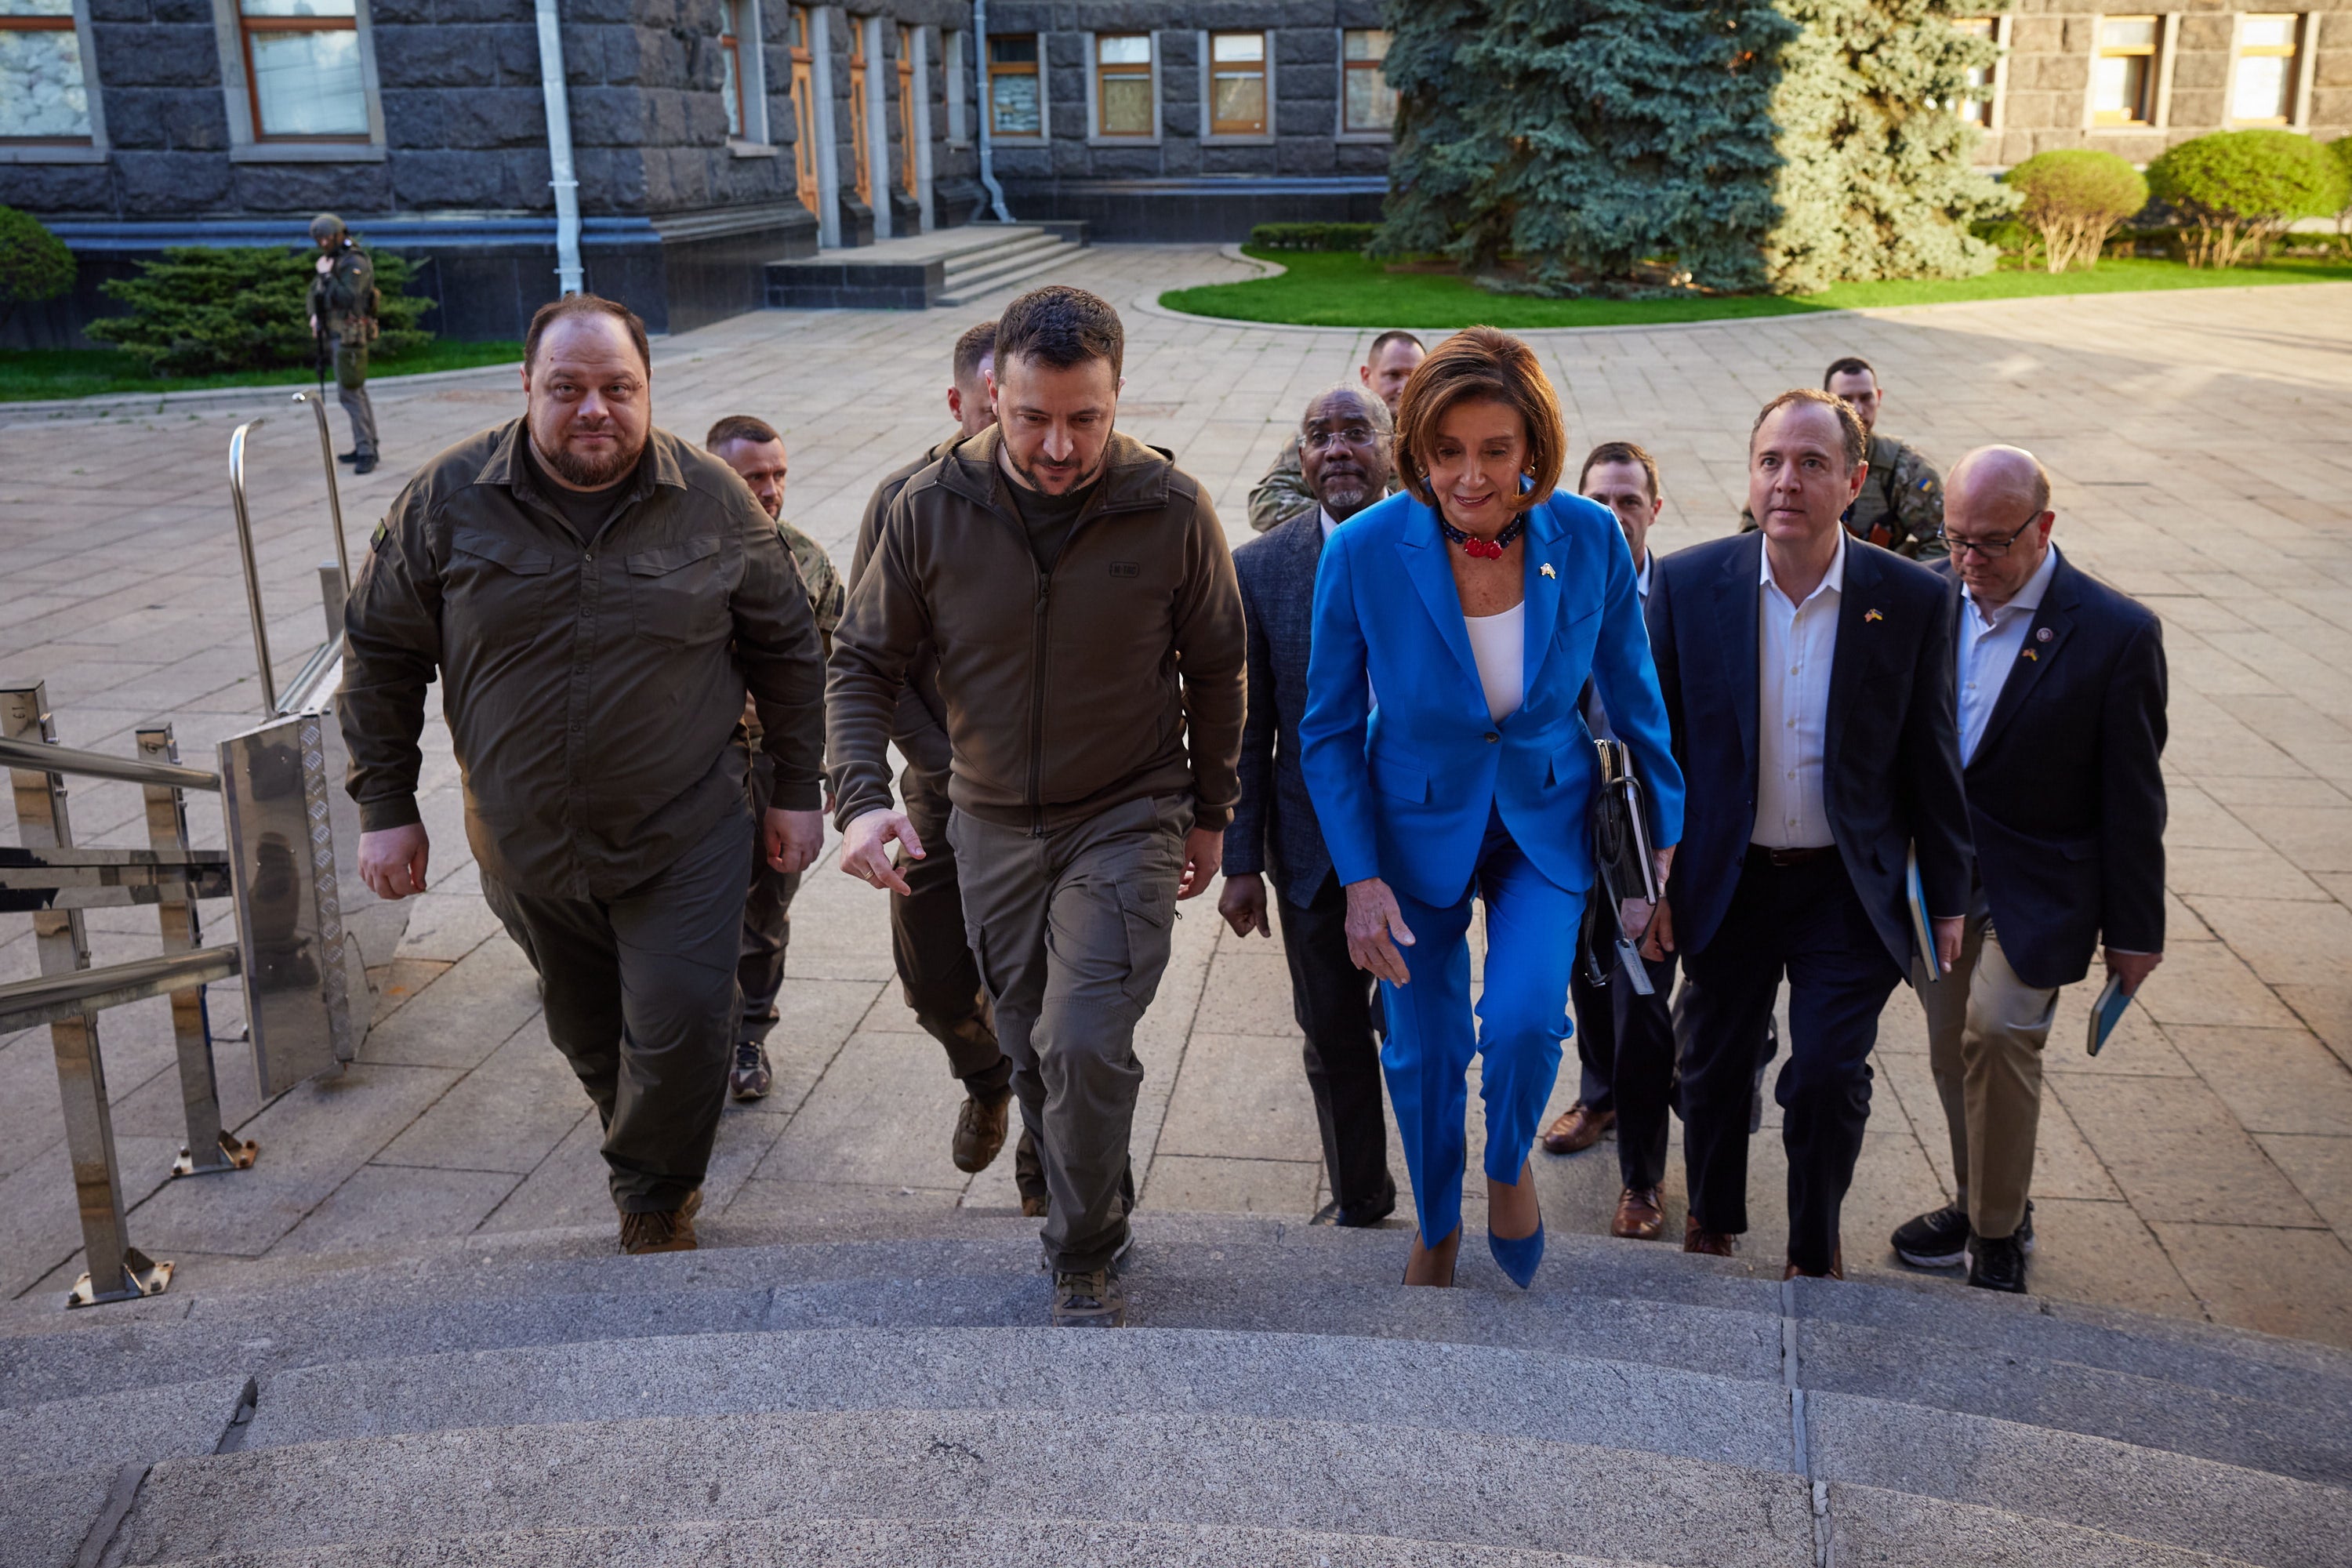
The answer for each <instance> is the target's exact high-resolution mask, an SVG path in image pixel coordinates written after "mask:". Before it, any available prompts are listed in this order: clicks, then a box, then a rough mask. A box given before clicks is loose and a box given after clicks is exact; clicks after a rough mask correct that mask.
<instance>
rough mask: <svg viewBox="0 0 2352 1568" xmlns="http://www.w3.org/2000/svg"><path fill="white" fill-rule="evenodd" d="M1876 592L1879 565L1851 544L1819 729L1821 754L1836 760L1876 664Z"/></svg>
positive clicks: (1847, 549) (1879, 614)
mask: <svg viewBox="0 0 2352 1568" xmlns="http://www.w3.org/2000/svg"><path fill="white" fill-rule="evenodd" d="M1877 591H1878V562H1877V559H1876V558H1875V557H1874V555H1872V553H1871V552H1869V551H1868V550H1865V549H1861V548H1858V547H1856V545H1855V544H1854V542H1853V541H1852V540H1848V541H1847V542H1846V547H1845V582H1844V584H1843V585H1842V586H1841V587H1840V588H1839V589H1838V629H1837V647H1836V649H1835V650H1834V651H1833V652H1832V654H1831V655H1830V710H1829V712H1828V714H1827V715H1826V717H1825V718H1824V720H1823V721H1822V756H1824V757H1835V756H1837V755H1838V754H1839V748H1840V746H1841V745H1842V744H1843V741H1844V738H1845V716H1846V712H1847V710H1850V709H1851V708H1853V702H1854V699H1855V698H1856V697H1857V696H1858V695H1860V694H1861V691H1862V689H1863V686H1864V680H1865V678H1866V677H1867V676H1868V675H1869V673H1870V668H1871V667H1872V666H1873V665H1874V664H1875V663H1876V662H1877V659H1876V655H1877V652H1878V641H1877V639H1876V638H1875V637H1873V636H1872V635H1871V628H1872V626H1873V625H1874V623H1876V622H1879V621H1881V620H1883V619H1884V618H1885V615H1884V612H1882V611H1881V610H1880V609H1879V608H1878V606H1877V605H1874V604H1873V603H1872V602H1871V600H1872V596H1873V595H1875V594H1876V593H1877Z"/></svg>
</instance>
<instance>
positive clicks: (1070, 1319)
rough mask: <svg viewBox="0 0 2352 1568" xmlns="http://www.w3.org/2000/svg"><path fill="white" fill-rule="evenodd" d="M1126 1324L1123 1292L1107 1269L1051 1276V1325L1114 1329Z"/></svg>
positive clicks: (1125, 1296)
mask: <svg viewBox="0 0 2352 1568" xmlns="http://www.w3.org/2000/svg"><path fill="white" fill-rule="evenodd" d="M1126 1325H1127V1291H1126V1289H1124V1288H1123V1287H1122V1286H1121V1285H1120V1284H1119V1282H1118V1275H1117V1274H1115V1273H1113V1272H1112V1271H1111V1270H1110V1269H1108V1268H1092V1269H1088V1270H1087V1271H1085V1272H1084V1273H1073V1274H1060V1273H1057V1274H1055V1276H1054V1326H1055V1328H1057V1329H1067V1328H1082V1329H1118V1328H1124V1327H1125V1326H1126Z"/></svg>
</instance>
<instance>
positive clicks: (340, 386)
mask: <svg viewBox="0 0 2352 1568" xmlns="http://www.w3.org/2000/svg"><path fill="white" fill-rule="evenodd" d="M374 304H375V263H374V262H373V261H370V260H369V259H368V256H367V252H366V251H364V250H362V249H361V248H360V247H359V245H358V242H357V241H350V242H347V243H345V244H344V246H343V247H342V248H341V249H340V250H337V251H336V252H335V254H334V263H333V266H332V267H331V268H330V269H329V270H327V271H325V272H314V273H312V274H311V275H310V314H311V316H312V317H313V318H315V319H316V320H317V321H318V323H319V331H320V332H321V333H323V334H324V335H325V336H326V338H327V340H328V342H331V344H333V346H334V356H335V367H334V368H335V401H336V402H337V403H339V404H341V405H342V410H343V414H344V416H345V417H347V418H349V419H350V420H351V422H352V451H354V452H356V453H357V454H359V456H360V457H362V458H373V457H374V456H375V455H376V447H375V406H374V405H373V404H371V403H370V402H368V395H367V355H368V344H369V343H370V342H372V341H373V339H374V337H375V334H376V324H375V310H374Z"/></svg>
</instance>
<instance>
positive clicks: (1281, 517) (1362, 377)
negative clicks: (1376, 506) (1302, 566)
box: [1249, 328, 1429, 533]
mask: <svg viewBox="0 0 2352 1568" xmlns="http://www.w3.org/2000/svg"><path fill="white" fill-rule="evenodd" d="M1428 357H1429V351H1428V350H1427V349H1425V348H1423V347H1422V346H1421V340H1420V339H1419V338H1416V337H1414V336H1413V335H1412V333H1411V332H1408V331H1403V330H1402V329H1397V328H1391V330H1390V331H1385V332H1382V333H1381V335H1380V336H1379V337H1376V338H1374V339H1373V340H1372V342H1371V346H1370V348H1368V349H1366V350H1365V351H1364V363H1362V364H1360V365H1358V366H1357V367H1356V379H1357V380H1358V381H1359V382H1361V383H1362V384H1363V385H1364V387H1365V388H1366V389H1367V390H1369V391H1370V393H1371V395H1373V396H1374V397H1377V398H1379V399H1380V400H1381V404H1382V405H1385V406H1386V407H1387V409H1388V411H1389V416H1390V418H1391V420H1393V419H1394V418H1395V416H1396V405H1397V399H1398V398H1400V397H1402V396H1403V395H1404V384H1405V383H1406V382H1408V381H1411V380H1412V373H1413V372H1414V371H1416V370H1419V369H1420V368H1421V362H1422V361H1423V360H1425V359H1427V358H1428ZM1298 442H1299V437H1298V436H1297V434H1296V433H1293V435H1292V436H1291V437H1290V439H1289V440H1287V441H1285V442H1284V443H1283V444H1282V451H1281V453H1280V455H1278V456H1277V457H1276V458H1275V459H1274V467H1272V468H1268V469H1267V470H1266V471H1265V478H1264V479H1260V480H1258V482H1257V486H1256V488H1255V489H1252V490H1251V491H1250V498H1249V521H1250V526H1251V527H1252V528H1254V529H1255V530H1257V531H1258V532H1260V533H1265V532H1266V531H1269V530H1271V529H1275V528H1277V527H1279V526H1281V525H1282V524H1283V523H1286V522H1288V521H1290V520H1291V519H1292V518H1294V517H1313V516H1315V515H1316V510H1317V509H1318V507H1319V506H1320V505H1321V504H1322V503H1321V502H1320V501H1318V500H1317V499H1316V496H1315V487H1314V486H1313V485H1312V484H1311V483H1309V482H1308V481H1307V475H1306V469H1305V464H1304V459H1303V458H1302V457H1301V455H1300V453H1299V450H1298ZM1389 488H1390V489H1395V488H1396V484H1395V481H1394V479H1391V480H1390V481H1389ZM1380 499H1381V498H1380V497H1378V496H1374V497H1373V498H1372V500H1380Z"/></svg>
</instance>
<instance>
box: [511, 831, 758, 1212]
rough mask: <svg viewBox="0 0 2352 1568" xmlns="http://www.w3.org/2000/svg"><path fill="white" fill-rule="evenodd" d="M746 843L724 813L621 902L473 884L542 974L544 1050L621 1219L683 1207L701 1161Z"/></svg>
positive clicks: (721, 1096)
mask: <svg viewBox="0 0 2352 1568" xmlns="http://www.w3.org/2000/svg"><path fill="white" fill-rule="evenodd" d="M751 837H752V833H751V815H750V813H748V812H746V811H742V810H738V811H735V812H732V813H730V815H729V816H726V817H724V818H722V819H720V820H719V822H718V823H716V824H715V825H713V826H712V827H711V829H710V831H709V832H708V833H706V834H704V835H703V836H702V837H701V838H700V839H698V841H697V842H696V843H695V844H694V845H693V847H690V848H688V850H687V851H686V853H685V854H683V855H680V856H679V857H678V858H677V859H676V860H674V861H672V862H671V863H670V864H669V865H668V866H667V867H665V868H663V869H662V870H660V871H659V872H657V873H656V874H655V875H654V876H653V877H651V878H649V879H647V880H646V881H645V882H644V883H642V884H640V885H639V886H637V887H635V888H632V889H629V890H628V891H627V892H625V893H623V894H622V895H621V896H620V897H618V898H616V899H566V898H550V897H548V896H546V895H544V894H540V893H530V892H524V891H521V890H520V889H513V888H509V887H507V886H506V885H504V884H503V883H501V882H499V880H498V879H496V878H495V877H493V876H491V875H490V874H489V872H488V871H484V872H483V873H482V897H483V898H484V900H487V901H488V904H489V906H490V909H491V910H492V912H494V913H495V914H497V916H498V917H499V921H502V922H503V923H504V924H505V926H506V928H507V934H508V935H509V936H510V937H512V938H514V940H515V944H516V945H517V946H518V947H520V948H521V949H522V951H523V955H524V956H525V957H527V958H529V959H530V966H531V967H532V968H533V969H535V970H537V971H538V972H539V996H540V1001H541V1003H542V1004H543V1005H545V1008H546V1018H547V1035H548V1038H550V1039H551V1040H553V1041H554V1042H555V1047H556V1049H558V1050H560V1051H562V1053H563V1054H564V1056H565V1058H567V1059H569V1060H570V1062H571V1063H572V1071H573V1072H575V1073H577V1074H578V1075H579V1076H580V1083H581V1086H582V1087H583V1088H584V1089H587V1091H588V1098H589V1099H590V1100H593V1102H594V1103H595V1106H596V1114H597V1116H598V1118H599V1119H600V1120H601V1121H603V1123H604V1163H605V1164H606V1166H608V1167H609V1168H610V1170H611V1180H612V1187H613V1202H614V1205H615V1206H616V1207H618V1208H619V1209H621V1210H622V1212H624V1213H626V1214H643V1213H658V1212H661V1211H665V1210H668V1209H675V1208H677V1207H678V1206H680V1205H683V1204H684V1203H685V1202H686V1198H687V1194H688V1193H691V1192H692V1191H694V1189H695V1188H697V1187H698V1186H700V1185H701V1184H702V1177H703V1173H704V1171H705V1170H706V1169H707V1168H708V1167H709V1163H710V1143H711V1140H712V1139H713V1138H715V1137H716V1136H718V1132H719V1107H720V1105H721V1104H722V1103H723V1102H724V1100H726V1098H727V1061H728V1054H729V1047H730V1045H731V1044H732V1041H731V1039H730V1036H731V1035H732V1034H733V1032H734V1027H735V1008H736V989H735V963H736V958H737V955H738V952H739V949H740V942H741V941H742V933H743V859H744V857H745V856H746V855H748V854H749V853H750V852H751V846H750V840H751Z"/></svg>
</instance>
